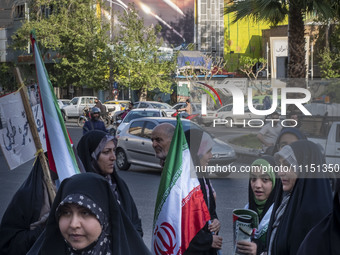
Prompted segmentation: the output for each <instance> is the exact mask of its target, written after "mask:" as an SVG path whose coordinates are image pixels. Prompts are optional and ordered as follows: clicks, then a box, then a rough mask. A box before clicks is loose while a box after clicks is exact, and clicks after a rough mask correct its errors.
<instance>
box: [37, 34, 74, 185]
mask: <svg viewBox="0 0 340 255" xmlns="http://www.w3.org/2000/svg"><path fill="white" fill-rule="evenodd" d="M31 42H32V48H33V54H34V62H35V68H36V73H37V80H38V85H39V92H40V100H41V108H42V113H43V119H44V127H45V135H46V145H47V153H48V161H49V165H50V168H51V169H52V170H54V171H56V172H57V173H58V177H59V180H60V182H62V181H63V180H64V179H65V178H68V177H70V176H72V175H74V174H77V173H80V171H79V168H78V165H77V161H76V157H75V155H74V152H73V149H72V145H71V141H70V138H69V135H68V133H67V130H66V127H65V123H64V120H63V117H62V115H61V112H60V108H59V106H58V103H57V98H56V96H55V94H54V91H53V87H52V84H51V81H50V79H49V77H48V74H47V71H46V68H45V65H44V62H43V61H42V58H41V54H40V51H39V48H38V45H37V42H36V39H35V35H34V33H33V32H32V33H31Z"/></svg>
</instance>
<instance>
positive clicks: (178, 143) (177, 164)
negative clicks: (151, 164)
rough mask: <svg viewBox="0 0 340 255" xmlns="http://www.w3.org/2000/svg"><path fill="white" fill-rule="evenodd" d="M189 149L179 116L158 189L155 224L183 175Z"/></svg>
mask: <svg viewBox="0 0 340 255" xmlns="http://www.w3.org/2000/svg"><path fill="white" fill-rule="evenodd" d="M186 149H188V144H187V141H186V139H185V135H184V131H183V126H182V121H181V120H180V117H179V115H178V116H177V125H176V129H175V132H174V135H173V137H172V141H171V144H170V148H169V152H168V155H167V157H166V160H165V165H164V168H163V171H162V176H161V181H160V184H159V188H158V193H157V200H156V206H155V213H154V223H155V222H156V219H157V218H158V215H159V213H160V211H161V210H162V207H163V204H164V202H165V201H166V199H167V198H168V196H169V194H170V191H171V189H172V187H173V186H174V185H175V183H176V182H177V180H178V178H179V177H180V176H181V174H182V170H183V168H182V154H183V151H184V150H186Z"/></svg>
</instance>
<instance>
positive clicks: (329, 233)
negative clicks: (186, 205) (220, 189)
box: [0, 101, 340, 255]
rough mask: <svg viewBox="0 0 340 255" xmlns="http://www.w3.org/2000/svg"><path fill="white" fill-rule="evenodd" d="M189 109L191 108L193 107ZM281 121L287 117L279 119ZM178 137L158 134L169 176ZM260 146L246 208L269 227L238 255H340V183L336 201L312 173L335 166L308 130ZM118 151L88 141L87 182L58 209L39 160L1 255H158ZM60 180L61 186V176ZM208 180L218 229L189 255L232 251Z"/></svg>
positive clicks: (194, 147) (12, 208)
mask: <svg viewBox="0 0 340 255" xmlns="http://www.w3.org/2000/svg"><path fill="white" fill-rule="evenodd" d="M187 105H189V107H190V101H189V102H188V104H187ZM98 109H99V108H98ZM99 111H100V110H99ZM186 111H188V109H186ZM95 114H96V113H95V112H93V115H95ZM278 117H279V116H278V114H277V113H275V114H274V116H273V118H274V119H278ZM275 123H276V122H275ZM174 131H175V127H174V126H173V125H172V124H169V123H163V124H159V125H158V126H156V127H155V128H154V129H153V131H152V134H151V140H152V146H153V148H154V151H155V155H156V157H157V158H159V159H160V165H161V167H163V166H164V162H165V161H166V158H167V155H168V152H169V148H170V143H171V140H172V137H173V134H174ZM185 137H186V141H187V144H188V147H189V149H190V154H191V158H192V162H193V165H194V166H200V167H204V166H207V165H208V164H209V161H210V160H211V158H212V148H213V146H214V141H213V139H212V138H211V136H210V135H209V134H208V133H207V132H205V131H203V130H199V129H190V130H188V131H186V132H185ZM258 137H259V140H260V141H261V142H262V143H263V145H264V149H265V151H266V153H265V154H263V155H261V156H259V157H258V159H256V160H255V161H254V162H253V163H252V168H251V172H250V173H249V186H248V201H244V202H245V204H246V205H245V208H246V209H250V210H253V211H254V212H255V213H256V214H257V215H258V219H259V225H258V226H257V227H256V228H255V229H254V230H253V233H252V236H251V241H245V240H243V241H242V240H241V241H238V242H237V243H236V244H235V245H236V248H237V252H238V253H240V254H251V255H256V254H268V255H279V254H284V255H293V254H299V255H304V254H338V253H339V249H338V247H337V246H338V243H339V241H340V228H339V227H338V225H339V217H338V214H339V203H340V195H339V191H340V184H339V182H337V183H336V185H335V190H334V192H333V193H334V194H333V193H332V190H331V185H330V181H329V179H328V178H327V176H326V175H325V176H324V175H322V174H319V175H317V176H311V175H308V174H307V172H308V169H309V168H310V166H311V165H314V166H318V165H320V166H322V165H323V164H324V163H325V159H324V156H323V155H322V153H321V150H320V148H319V147H318V146H317V145H316V144H314V143H312V142H310V141H308V140H307V139H306V136H305V135H304V134H303V133H302V132H301V131H300V130H299V129H298V128H282V127H281V126H279V124H275V126H274V127H273V129H270V128H269V127H266V128H264V129H263V130H261V131H260V133H259V136H258ZM116 146H117V140H116V138H115V137H114V136H111V135H110V134H108V133H107V132H106V130H100V128H92V127H91V128H90V129H89V130H87V131H86V132H84V134H83V136H82V137H81V139H80V141H79V143H78V145H77V147H76V151H77V156H78V158H79V164H80V165H81V167H80V169H83V173H81V174H78V175H74V176H72V177H70V178H67V179H65V180H64V181H63V182H62V183H61V185H60V186H59V188H58V190H57V194H56V197H55V199H54V201H50V200H49V197H48V195H47V189H46V185H45V184H44V181H43V173H42V170H41V165H40V162H39V160H37V161H36V162H35V164H34V166H33V169H32V170H31V174H30V175H29V176H28V178H27V180H26V181H25V182H24V183H23V184H22V186H21V187H20V189H19V190H18V191H17V193H16V194H15V195H14V197H13V199H12V201H11V203H10V204H9V206H8V208H7V210H6V212H5V214H4V216H3V218H2V221H1V225H0V254H9V255H11V254H16V255H17V254H115V255H116V254H118V255H119V254H121V255H129V254H130V255H136V254H138V255H144V254H151V252H150V251H149V249H148V248H147V246H146V245H145V244H144V241H143V239H142V237H143V228H142V222H141V219H140V217H139V213H138V210H137V207H136V204H135V201H134V199H133V197H132V196H131V194H130V191H129V188H128V184H127V183H125V181H124V180H123V179H122V178H120V176H119V174H118V173H117V171H116V170H115V161H116V155H115V150H116ZM269 147H271V149H270V150H268V148H269ZM275 166H282V167H284V166H285V167H287V168H285V169H288V171H283V170H282V171H278V172H275V171H273V170H270V169H274V167H275ZM297 166H304V171H299V172H296V171H293V170H294V169H296V167H297ZM268 169H269V170H268ZM281 169H283V168H281ZM52 177H53V179H57V176H55V174H53V173H52ZM198 181H199V184H200V188H201V190H202V193H203V197H204V201H205V203H206V205H207V208H208V210H209V213H210V217H211V220H210V221H209V222H207V224H206V225H205V226H204V227H203V228H202V229H201V230H200V231H199V232H198V233H197V234H196V235H195V237H194V238H193V239H192V240H191V242H190V244H189V247H188V248H187V249H186V251H185V252H184V253H183V254H185V255H217V254H218V251H219V250H221V249H222V248H223V247H222V244H223V240H222V237H221V236H220V235H219V232H220V229H221V223H220V221H219V218H218V216H217V213H216V197H217V195H218V194H216V191H215V189H214V187H213V184H212V182H211V180H210V179H209V178H208V177H207V176H199V177H198ZM174 213H177V211H176V210H174Z"/></svg>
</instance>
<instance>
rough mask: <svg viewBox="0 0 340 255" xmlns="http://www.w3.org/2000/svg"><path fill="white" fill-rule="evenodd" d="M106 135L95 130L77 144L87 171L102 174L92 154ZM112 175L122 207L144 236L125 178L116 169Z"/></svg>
mask: <svg viewBox="0 0 340 255" xmlns="http://www.w3.org/2000/svg"><path fill="white" fill-rule="evenodd" d="M106 135H107V133H105V132H102V131H98V130H95V131H91V132H88V133H87V134H85V135H84V136H83V137H82V138H81V139H80V141H79V143H78V146H77V152H78V156H79V158H80V160H81V161H82V163H83V166H84V169H85V171H86V172H94V173H97V174H101V173H100V169H98V168H99V167H98V166H97V164H96V162H95V160H93V159H92V157H91V154H92V152H94V150H95V149H96V148H97V146H98V145H99V143H100V141H101V140H102V139H103V138H104V137H105V136H106ZM110 177H111V180H112V182H113V183H115V184H116V185H117V186H116V187H117V190H118V194H119V201H120V204H121V206H122V208H123V209H124V211H125V213H126V215H127V216H128V217H129V218H130V220H131V222H132V224H133V225H134V226H135V229H136V230H137V231H138V233H139V234H140V235H141V236H143V229H142V221H141V219H140V218H139V215H138V211H137V207H136V204H135V202H134V200H133V198H132V196H131V194H130V191H129V188H128V186H127V185H126V183H125V182H124V180H123V179H121V178H120V177H119V175H118V174H117V172H116V171H115V170H113V173H112V174H111V175H110Z"/></svg>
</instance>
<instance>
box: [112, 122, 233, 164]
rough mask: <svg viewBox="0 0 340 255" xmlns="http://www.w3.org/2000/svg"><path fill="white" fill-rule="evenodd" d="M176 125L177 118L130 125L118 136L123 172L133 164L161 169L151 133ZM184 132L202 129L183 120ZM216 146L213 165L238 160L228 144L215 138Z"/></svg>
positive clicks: (118, 156) (117, 152)
mask: <svg viewBox="0 0 340 255" xmlns="http://www.w3.org/2000/svg"><path fill="white" fill-rule="evenodd" d="M164 122H167V123H171V124H173V125H174V126H175V125H176V122H177V121H176V119H175V118H140V119H135V120H133V121H131V122H130V123H128V125H127V126H126V127H125V128H124V129H123V130H122V131H121V132H120V134H119V135H117V139H118V144H117V149H116V157H117V160H116V163H117V166H118V167H119V168H120V169H121V170H128V169H129V168H130V165H131V164H136V165H142V166H146V167H152V168H159V169H160V168H161V167H160V165H159V159H158V158H156V156H155V151H154V149H153V147H152V142H151V132H152V130H153V128H154V127H156V126H157V125H158V124H161V123H164ZM182 124H183V129H184V131H186V130H188V129H193V128H197V129H202V128H201V127H200V126H199V125H197V124H196V123H194V122H192V121H189V120H185V119H183V120H182ZM213 140H214V142H215V145H214V146H213V149H212V154H213V158H212V159H211V160H210V164H211V165H215V164H224V165H225V164H230V163H232V162H233V161H235V160H236V154H235V151H234V149H233V148H232V147H231V146H230V145H228V144H227V143H225V142H223V141H221V140H219V139H217V138H213Z"/></svg>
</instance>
